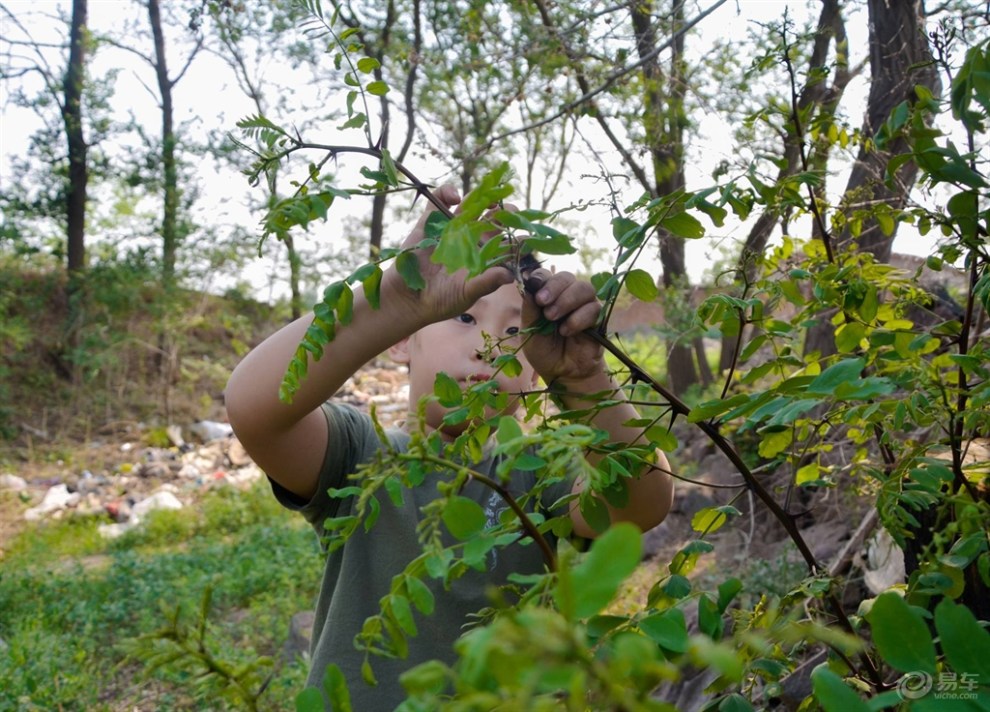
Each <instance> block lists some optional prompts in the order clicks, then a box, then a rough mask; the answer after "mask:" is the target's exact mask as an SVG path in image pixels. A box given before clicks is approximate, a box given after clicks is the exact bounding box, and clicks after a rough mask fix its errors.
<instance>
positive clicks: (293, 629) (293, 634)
mask: <svg viewBox="0 0 990 712" xmlns="http://www.w3.org/2000/svg"><path fill="white" fill-rule="evenodd" d="M315 620H316V614H315V613H314V612H313V611H301V612H299V613H296V614H295V615H294V616H292V620H290V621H289V638H288V640H286V641H285V646H284V647H283V648H282V651H283V653H284V655H285V657H286V659H287V660H295V659H296V658H298V657H302V658H303V659H309V647H310V643H311V641H312V640H313V622H314V621H315Z"/></svg>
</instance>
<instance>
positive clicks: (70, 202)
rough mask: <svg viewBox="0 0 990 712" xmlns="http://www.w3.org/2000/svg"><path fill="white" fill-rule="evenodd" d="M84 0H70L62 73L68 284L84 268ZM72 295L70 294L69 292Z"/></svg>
mask: <svg viewBox="0 0 990 712" xmlns="http://www.w3.org/2000/svg"><path fill="white" fill-rule="evenodd" d="M86 3H87V0H73V3H72V28H71V30H70V33H69V64H68V67H67V68H66V72H65V82H64V85H63V86H64V93H65V101H64V103H63V104H62V121H63V122H64V124H65V136H66V139H67V140H68V149H69V189H68V195H67V200H66V220H67V224H68V228H67V230H66V252H67V256H68V270H69V285H70V288H73V287H74V286H75V283H76V281H77V278H78V277H79V276H80V275H81V273H82V272H83V270H84V269H85V267H86V189H87V184H88V182H89V171H88V165H87V162H86V151H87V146H86V139H85V137H84V136H83V116H82V90H83V81H84V76H85V65H86V39H87V38H86V34H87V28H86V23H87V5H86ZM70 296H71V295H70Z"/></svg>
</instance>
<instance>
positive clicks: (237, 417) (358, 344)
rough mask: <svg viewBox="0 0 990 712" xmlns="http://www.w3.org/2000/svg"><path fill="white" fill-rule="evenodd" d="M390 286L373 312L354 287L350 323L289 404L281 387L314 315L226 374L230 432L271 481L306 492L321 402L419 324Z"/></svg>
mask: <svg viewBox="0 0 990 712" xmlns="http://www.w3.org/2000/svg"><path fill="white" fill-rule="evenodd" d="M391 284H393V282H392V281H391V280H388V281H386V280H383V284H382V297H381V308H380V309H372V308H371V305H370V304H369V303H368V301H367V299H365V297H364V294H363V292H362V291H361V290H360V289H358V290H355V294H354V306H353V311H354V314H353V319H352V321H351V322H350V323H349V324H347V325H346V326H340V325H338V328H337V332H336V335H335V338H334V340H333V341H331V342H330V343H329V344H327V345H326V347H325V349H324V353H323V356H322V358H320V359H319V360H318V361H311V362H310V364H309V369H308V373H307V376H306V379H305V381H304V382H303V383H302V384H301V387H300V388H299V390H298V391H297V392H296V393H295V395H294V397H293V399H292V402H291V403H284V402H282V401H281V400H280V399H279V395H278V394H279V387H280V385H281V383H282V379H283V377H284V375H285V372H286V367H287V366H288V364H289V362H290V360H291V359H292V357H293V356H294V355H295V352H296V348H297V347H298V346H299V343H300V341H302V338H303V336H304V335H305V333H306V330H307V329H308V328H309V326H310V324H311V323H312V320H313V315H312V314H310V315H308V316H305V317H302V318H301V319H298V320H296V321H294V322H292V323H291V324H289V325H287V326H285V327H283V328H282V329H280V330H279V331H277V332H276V333H275V334H273V335H272V336H270V337H268V338H267V339H266V340H265V341H264V342H262V343H261V344H260V345H259V346H258V347H257V348H255V349H254V350H252V351H251V352H250V353H249V354H248V355H247V356H246V357H245V358H244V360H243V361H241V363H240V364H239V365H238V366H237V367H236V368H235V369H234V372H233V373H232V374H231V376H230V380H229V381H228V383H227V389H226V393H225V397H226V405H227V415H228V418H229V420H230V423H231V426H232V427H233V429H234V432H235V434H236V435H237V437H238V438H239V439H240V440H241V442H242V443H243V445H244V447H245V449H246V450H247V452H248V453H249V454H250V455H251V456H252V458H254V460H255V462H256V463H257V464H258V465H259V466H260V467H261V468H262V469H263V470H264V471H265V472H266V473H267V474H268V475H269V476H270V477H271V478H272V479H274V480H275V481H277V482H279V483H280V484H282V485H283V486H284V487H286V488H287V489H289V490H290V491H292V492H294V493H296V494H299V495H301V496H309V495H311V494H312V493H313V492H314V491H315V489H316V485H317V478H318V475H319V469H320V465H321V463H322V461H323V457H324V454H325V450H326V444H327V428H326V419H325V418H324V416H323V414H322V413H321V412H320V406H321V405H322V404H323V403H324V402H325V401H327V400H328V399H330V398H331V397H332V396H333V394H334V393H336V392H337V391H338V390H339V389H340V387H341V386H342V385H343V384H344V382H345V381H346V380H347V379H348V378H349V377H350V376H351V375H353V374H354V372H356V371H357V370H358V369H359V368H361V366H363V365H364V364H365V363H367V362H368V361H370V360H371V359H373V358H374V357H375V356H377V355H378V354H380V353H382V352H383V351H385V350H386V349H388V348H389V347H390V346H392V345H393V344H394V343H396V342H397V341H399V340H401V339H403V338H405V337H406V336H408V335H409V334H411V333H412V332H413V331H415V330H416V329H417V328H419V327H420V326H421V319H420V318H418V315H417V314H416V312H415V310H412V309H409V308H407V307H408V300H407V299H405V298H404V296H403V295H401V294H396V293H395V290H394V289H393V288H390V286H389V285H391Z"/></svg>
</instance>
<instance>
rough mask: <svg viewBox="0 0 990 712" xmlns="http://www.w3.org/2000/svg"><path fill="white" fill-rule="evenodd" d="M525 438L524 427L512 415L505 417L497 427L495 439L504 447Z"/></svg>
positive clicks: (499, 421)
mask: <svg viewBox="0 0 990 712" xmlns="http://www.w3.org/2000/svg"><path fill="white" fill-rule="evenodd" d="M522 436H523V431H522V426H520V425H519V421H518V420H516V419H515V418H514V417H513V416H511V415H503V416H502V417H500V418H499V419H498V425H497V426H496V427H495V439H496V440H497V441H498V442H499V443H500V444H502V445H504V444H506V443H511V442H512V441H514V440H518V439H519V438H521V437H522Z"/></svg>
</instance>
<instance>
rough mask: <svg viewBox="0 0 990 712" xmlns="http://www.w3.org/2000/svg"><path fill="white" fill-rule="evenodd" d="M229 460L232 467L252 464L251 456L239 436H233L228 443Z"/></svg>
mask: <svg viewBox="0 0 990 712" xmlns="http://www.w3.org/2000/svg"><path fill="white" fill-rule="evenodd" d="M227 460H228V461H229V462H230V464H231V466H232V467H247V466H248V465H250V464H251V456H250V455H248V454H247V450H245V449H244V446H243V445H241V441H240V440H238V439H237V438H231V439H230V442H229V443H228V444H227Z"/></svg>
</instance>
